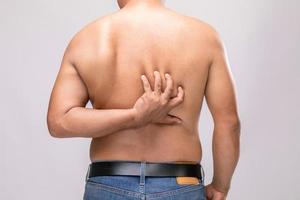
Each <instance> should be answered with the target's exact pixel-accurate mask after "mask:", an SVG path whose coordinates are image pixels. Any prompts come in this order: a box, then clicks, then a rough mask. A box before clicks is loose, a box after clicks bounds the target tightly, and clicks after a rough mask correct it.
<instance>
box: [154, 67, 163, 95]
mask: <svg viewBox="0 0 300 200" xmlns="http://www.w3.org/2000/svg"><path fill="white" fill-rule="evenodd" d="M154 77H155V82H154V92H155V93H156V94H161V78H160V73H159V72H158V71H154Z"/></svg>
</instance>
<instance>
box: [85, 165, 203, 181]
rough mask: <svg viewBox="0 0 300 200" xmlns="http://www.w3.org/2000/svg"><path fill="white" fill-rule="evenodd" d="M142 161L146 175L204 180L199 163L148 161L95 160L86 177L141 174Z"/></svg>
mask: <svg viewBox="0 0 300 200" xmlns="http://www.w3.org/2000/svg"><path fill="white" fill-rule="evenodd" d="M142 162H144V163H145V176H160V177H161V176H191V177H198V178H199V179H200V180H202V175H201V165H200V164H199V163H196V164H193V163H191V164H190V163H174V162H173V163H172V162H163V163H159V162H146V161H99V162H98V161H95V162H92V163H91V164H90V165H89V170H88V172H87V176H86V178H90V177H94V176H109V175H127V176H140V173H141V172H140V170H141V169H140V167H141V163H142Z"/></svg>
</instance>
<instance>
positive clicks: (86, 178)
mask: <svg viewBox="0 0 300 200" xmlns="http://www.w3.org/2000/svg"><path fill="white" fill-rule="evenodd" d="M90 168H91V165H90V164H89V166H88V170H87V173H86V176H85V182H86V181H87V180H88V177H89V175H90Z"/></svg>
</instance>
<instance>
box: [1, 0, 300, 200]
mask: <svg viewBox="0 0 300 200" xmlns="http://www.w3.org/2000/svg"><path fill="white" fill-rule="evenodd" d="M167 6H168V7H170V8H172V9H174V10H177V11H178V12H180V13H183V14H187V15H191V16H195V17H197V18H201V19H202V20H204V21H206V22H208V23H210V24H211V25H213V26H214V27H215V28H216V29H217V30H218V31H219V32H220V34H221V36H222V38H223V40H224V42H225V44H226V46H227V50H228V56H229V60H230V62H231V68H232V72H233V75H234V78H235V82H236V84H237V86H236V88H237V92H238V101H239V110H240V116H241V121H242V135H241V136H242V137H241V155H240V162H239V164H238V167H237V169H236V173H235V174H234V177H233V180H232V188H231V191H230V193H229V196H228V199H232V200H241V199H242V200H253V199H256V200H266V199H272V200H279V199H287V200H296V199H300V193H299V189H300V185H299V179H300V173H299V171H298V170H299V169H300V148H299V145H298V144H299V139H300V136H299V134H300V126H299V117H300V114H299V113H300V112H299V111H300V110H299V102H300V94H299V88H298V86H299V85H300V80H299V75H300V69H299V64H298V63H299V61H298V59H299V57H300V53H299V46H300V37H299V36H300V26H299V18H300V13H299V12H298V10H299V6H300V3H299V1H297V0H289V1H284V0H272V1H271V0H265V1H260V0H252V1H237V0H236V1H234V0H227V1H216V0H209V1H196V0H195V1H192V0H185V1H182V0H169V1H167ZM117 9H118V8H117V5H116V3H115V1H99V0H98V1H96V0H90V1H66V0H59V1H58V0H51V1H49V0H48V1H46V0H28V1H20V0H19V1H17V0H1V1H0V25H1V26H0V30H1V31H0V56H1V68H0V75H1V79H0V89H1V104H0V106H1V112H0V113H1V114H0V123H1V128H0V134H1V135H0V136H1V138H0V199H8V200H17V199H23V200H32V199H43V200H50V199H51V200H52V199H82V195H83V191H84V178H85V173H86V169H87V165H88V163H89V157H88V153H89V150H88V145H89V142H90V139H83V138H73V139H55V138H52V137H51V136H50V135H49V134H48V130H47V127H46V112H47V106H48V101H49V95H50V92H51V89H52V86H53V83H54V80H55V77H56V75H57V72H58V69H59V66H60V61H61V58H62V55H63V52H64V49H65V47H66V45H67V44H68V42H69V40H70V39H71V37H72V36H73V35H74V34H75V33H76V32H77V31H78V30H79V29H80V28H81V27H82V26H84V25H85V24H87V23H88V22H90V21H92V20H94V19H96V18H97V17H99V16H102V15H105V14H108V13H110V12H113V11H116V10H117ZM89 106H90V105H89ZM199 127H200V129H199V130H200V131H201V137H202V145H203V151H204V157H203V162H202V164H203V166H204V169H205V172H206V173H205V174H206V176H205V182H206V183H209V181H210V180H211V176H212V157H211V135H212V120H211V116H210V114H209V112H208V110H207V107H206V105H204V107H203V113H202V115H201V122H200V124H199Z"/></svg>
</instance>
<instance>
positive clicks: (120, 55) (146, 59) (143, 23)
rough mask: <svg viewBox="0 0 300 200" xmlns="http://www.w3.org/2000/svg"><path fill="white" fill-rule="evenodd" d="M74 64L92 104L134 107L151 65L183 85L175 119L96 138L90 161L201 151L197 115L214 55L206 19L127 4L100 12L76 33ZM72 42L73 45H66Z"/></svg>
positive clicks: (188, 155)
mask: <svg viewBox="0 0 300 200" xmlns="http://www.w3.org/2000/svg"><path fill="white" fill-rule="evenodd" d="M75 40H76V41H77V42H76V43H77V44H76V46H77V47H76V48H77V49H78V50H76V51H75V52H77V53H75V54H74V55H76V58H75V57H74V63H75V66H76V69H77V71H78V72H79V74H80V77H81V78H82V80H83V82H84V83H85V85H86V87H87V89H88V94H89V98H90V100H91V102H92V105H93V108H95V109H114V108H116V109H121V108H131V107H133V105H134V103H135V102H136V100H137V99H138V98H139V97H140V96H141V95H142V94H143V92H144V91H143V87H142V82H141V79H140V76H141V75H142V74H145V75H146V76H147V78H148V79H149V81H150V84H151V86H152V89H153V84H154V75H153V71H154V70H158V71H159V72H160V73H161V77H162V85H163V89H164V88H165V85H166V83H165V79H164V77H163V75H164V73H169V74H171V76H172V78H173V80H174V89H175V90H174V92H173V96H176V94H177V88H178V86H182V87H183V89H184V91H185V97H184V101H183V103H182V104H180V105H179V106H178V107H176V108H175V109H173V110H172V111H171V112H170V114H171V115H175V116H177V117H179V118H181V119H182V120H183V123H182V124H180V125H154V124H149V125H147V126H146V127H143V128H139V129H129V130H122V131H119V132H115V133H113V134H109V135H107V136H104V137H100V138H93V140H92V143H91V148H90V157H91V160H92V161H94V160H147V161H195V162H199V161H200V160H201V157H202V150H201V144H200V139H199V132H198V121H199V116H200V111H201V106H202V102H203V97H204V91H205V86H206V82H207V78H208V72H209V67H210V64H211V60H212V55H211V54H212V53H211V47H210V46H211V43H212V41H213V31H212V30H211V27H210V26H208V25H207V24H205V23H203V22H201V21H199V20H196V19H194V18H190V17H187V16H182V15H179V14H176V13H175V12H173V11H171V10H168V9H166V8H155V9H149V10H145V8H139V9H124V10H121V11H119V12H116V13H113V14H111V15H109V16H105V17H102V18H100V19H98V20H96V21H94V22H92V23H90V24H89V25H87V26H86V27H85V28H83V29H82V30H81V31H80V32H79V33H78V34H77V35H76V36H75ZM70 48H72V47H70Z"/></svg>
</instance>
